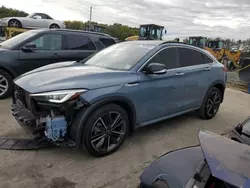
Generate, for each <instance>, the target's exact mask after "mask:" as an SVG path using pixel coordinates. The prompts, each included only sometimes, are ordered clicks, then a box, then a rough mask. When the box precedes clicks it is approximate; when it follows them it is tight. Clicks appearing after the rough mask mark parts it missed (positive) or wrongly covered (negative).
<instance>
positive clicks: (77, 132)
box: [71, 95, 136, 149]
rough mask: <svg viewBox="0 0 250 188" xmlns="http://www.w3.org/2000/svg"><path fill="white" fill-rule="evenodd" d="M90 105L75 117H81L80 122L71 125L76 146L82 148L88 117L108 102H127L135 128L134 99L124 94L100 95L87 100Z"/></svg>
mask: <svg viewBox="0 0 250 188" xmlns="http://www.w3.org/2000/svg"><path fill="white" fill-rule="evenodd" d="M87 103H88V105H87V106H86V107H83V108H82V109H81V110H80V111H79V112H78V113H77V116H78V117H76V118H75V119H79V121H78V122H76V123H73V124H72V125H71V126H72V127H71V129H72V130H74V131H71V134H74V135H73V136H71V137H73V138H74V141H75V142H76V147H77V148H78V149H81V141H82V132H83V129H84V125H85V122H86V121H87V118H88V117H89V115H90V114H91V113H92V112H93V111H94V110H95V109H97V108H98V107H100V106H102V105H104V104H107V103H122V104H126V106H128V107H129V109H130V111H129V113H130V115H131V117H130V123H131V127H132V129H134V128H135V125H136V109H135V106H134V104H133V102H132V101H130V100H129V99H128V98H126V97H124V96H119V95H112V96H105V97H99V98H98V99H96V100H94V99H93V100H92V101H89V102H87Z"/></svg>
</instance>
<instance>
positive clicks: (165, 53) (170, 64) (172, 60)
mask: <svg viewBox="0 0 250 188" xmlns="http://www.w3.org/2000/svg"><path fill="white" fill-rule="evenodd" d="M150 63H161V64H165V65H166V67H167V69H174V68H176V67H177V49H176V48H166V49H164V50H162V51H160V52H159V53H157V54H156V55H155V56H154V57H153V58H152V59H151V60H150V62H149V64H150Z"/></svg>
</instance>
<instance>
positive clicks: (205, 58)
mask: <svg viewBox="0 0 250 188" xmlns="http://www.w3.org/2000/svg"><path fill="white" fill-rule="evenodd" d="M203 58H204V60H205V63H213V60H211V59H210V58H209V57H207V56H206V55H204V54H203Z"/></svg>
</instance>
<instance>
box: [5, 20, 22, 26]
mask: <svg viewBox="0 0 250 188" xmlns="http://www.w3.org/2000/svg"><path fill="white" fill-rule="evenodd" d="M8 26H9V27H16V28H22V23H21V22H20V21H19V20H17V19H12V20H10V21H9V23H8Z"/></svg>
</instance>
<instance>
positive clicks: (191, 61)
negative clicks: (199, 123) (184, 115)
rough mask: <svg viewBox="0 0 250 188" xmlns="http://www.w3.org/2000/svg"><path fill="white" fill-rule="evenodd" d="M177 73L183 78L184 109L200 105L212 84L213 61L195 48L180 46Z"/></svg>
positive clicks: (182, 105)
mask: <svg viewBox="0 0 250 188" xmlns="http://www.w3.org/2000/svg"><path fill="white" fill-rule="evenodd" d="M178 56H179V65H178V72H177V75H179V76H181V77H182V78H183V83H182V86H183V87H182V91H181V92H182V93H183V96H182V100H181V101H182V104H181V107H182V110H189V109H192V108H196V107H199V106H200V105H201V103H202V101H203V98H204V95H205V93H206V91H207V90H208V87H209V86H210V85H211V84H212V83H211V82H212V81H211V80H212V74H211V72H210V70H211V65H212V63H213V61H212V60H211V59H210V58H209V57H207V56H205V54H203V53H201V51H198V50H196V49H194V48H188V47H180V48H178Z"/></svg>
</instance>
